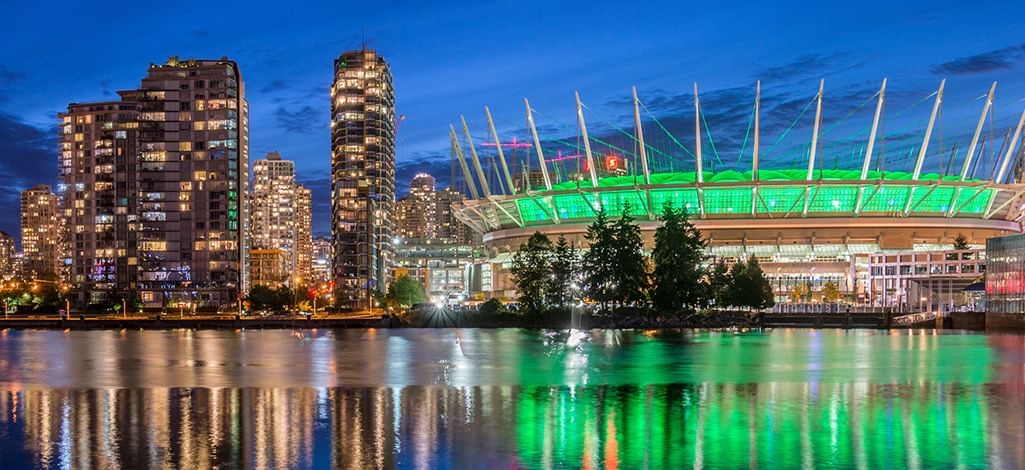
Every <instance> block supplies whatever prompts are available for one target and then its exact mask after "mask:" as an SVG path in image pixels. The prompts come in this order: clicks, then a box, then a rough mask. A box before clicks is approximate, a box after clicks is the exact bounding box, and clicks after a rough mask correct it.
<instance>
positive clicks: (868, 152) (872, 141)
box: [854, 78, 886, 215]
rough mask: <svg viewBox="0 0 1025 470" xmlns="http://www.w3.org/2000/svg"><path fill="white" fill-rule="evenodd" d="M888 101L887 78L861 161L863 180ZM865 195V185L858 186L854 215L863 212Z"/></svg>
mask: <svg viewBox="0 0 1025 470" xmlns="http://www.w3.org/2000/svg"><path fill="white" fill-rule="evenodd" d="M885 101H886V79H885V78H884V79H883V84H882V86H880V87H879V100H878V101H876V113H875V117H873V118H872V130H871V131H870V132H869V133H868V147H867V148H866V149H865V160H864V161H863V162H861V181H865V180H866V179H868V169H869V167H870V166H871V165H872V151H873V150H874V149H875V146H876V133H877V132H878V131H879V117H880V116H882V114H883V103H884V102H885ZM864 197H865V186H861V187H860V188H858V200H857V202H856V203H855V204H854V215H858V214H859V213H860V212H861V201H862V198H864Z"/></svg>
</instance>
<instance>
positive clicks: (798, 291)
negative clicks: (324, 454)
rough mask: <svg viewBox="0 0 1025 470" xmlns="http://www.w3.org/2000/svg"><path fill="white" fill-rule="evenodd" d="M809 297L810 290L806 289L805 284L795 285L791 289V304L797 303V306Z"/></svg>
mask: <svg viewBox="0 0 1025 470" xmlns="http://www.w3.org/2000/svg"><path fill="white" fill-rule="evenodd" d="M807 296H808V288H807V287H805V285H804V284H803V283H801V284H795V285H794V286H793V287H791V288H790V294H789V297H790V302H792V303H795V304H797V303H801V302H802V301H804V299H805V297H807Z"/></svg>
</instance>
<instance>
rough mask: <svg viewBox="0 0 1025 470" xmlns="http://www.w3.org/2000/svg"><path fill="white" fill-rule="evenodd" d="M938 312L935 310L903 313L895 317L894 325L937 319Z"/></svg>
mask: <svg viewBox="0 0 1025 470" xmlns="http://www.w3.org/2000/svg"><path fill="white" fill-rule="evenodd" d="M936 317H937V314H936V312H935V311H929V312H922V313H912V314H910V315H901V316H899V317H893V324H894V325H914V324H915V323H922V322H927V321H932V320H935V319H936Z"/></svg>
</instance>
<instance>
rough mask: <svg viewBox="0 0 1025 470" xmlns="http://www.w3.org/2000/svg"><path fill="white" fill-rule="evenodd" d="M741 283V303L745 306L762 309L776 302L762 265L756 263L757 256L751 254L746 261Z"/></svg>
mask: <svg viewBox="0 0 1025 470" xmlns="http://www.w3.org/2000/svg"><path fill="white" fill-rule="evenodd" d="M734 278H736V276H734ZM743 283H744V291H745V295H744V297H743V299H744V303H743V305H744V306H745V307H751V308H754V309H763V308H769V307H772V306H773V305H775V304H776V299H775V295H774V293H773V291H772V284H771V283H770V282H769V280H768V279H767V278H766V277H765V273H764V272H762V267H761V265H759V264H758V258H755V257H754V256H753V255H752V256H751V257H750V258H749V259H748V261H747V266H746V269H745V270H744V282H743Z"/></svg>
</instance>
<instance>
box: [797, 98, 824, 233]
mask: <svg viewBox="0 0 1025 470" xmlns="http://www.w3.org/2000/svg"><path fill="white" fill-rule="evenodd" d="M825 86H826V80H825V79H823V80H819V94H818V98H817V103H816V105H815V125H814V126H813V127H812V134H811V151H810V152H809V153H808V178H807V180H808V181H811V180H812V178H813V177H814V174H815V153H816V151H817V150H818V148H819V126H820V125H822V92H823V89H824V88H825ZM810 206H811V186H810V185H809V186H808V187H807V188H804V211H802V212H801V215H804V216H807V215H808V208H809V207H810Z"/></svg>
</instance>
